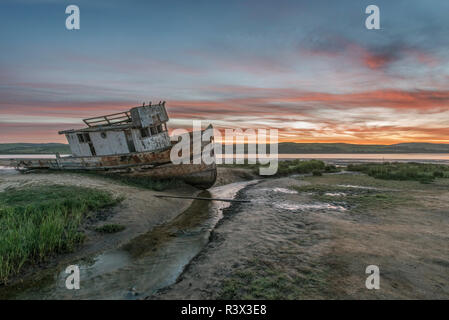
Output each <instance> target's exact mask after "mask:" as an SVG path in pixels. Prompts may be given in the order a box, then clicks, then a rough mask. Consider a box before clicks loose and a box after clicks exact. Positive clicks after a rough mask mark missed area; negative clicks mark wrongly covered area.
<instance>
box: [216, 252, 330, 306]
mask: <svg viewBox="0 0 449 320" xmlns="http://www.w3.org/2000/svg"><path fill="white" fill-rule="evenodd" d="M325 285H326V279H325V273H324V272H322V271H321V270H316V272H311V273H308V274H304V273H300V272H298V271H292V272H291V273H290V274H289V273H288V272H286V271H284V270H282V269H281V267H280V266H276V265H274V264H273V263H264V262H262V261H260V260H257V259H255V260H253V261H251V262H250V263H249V264H248V265H247V266H246V267H245V269H242V268H241V269H238V270H235V271H234V272H233V273H232V274H231V275H230V276H229V277H228V278H227V279H226V280H224V281H223V282H222V284H221V288H220V292H219V294H218V299H221V300H256V299H267V300H294V299H302V298H304V297H306V296H310V295H312V294H313V293H314V292H317V291H319V290H322V288H324V287H325Z"/></svg>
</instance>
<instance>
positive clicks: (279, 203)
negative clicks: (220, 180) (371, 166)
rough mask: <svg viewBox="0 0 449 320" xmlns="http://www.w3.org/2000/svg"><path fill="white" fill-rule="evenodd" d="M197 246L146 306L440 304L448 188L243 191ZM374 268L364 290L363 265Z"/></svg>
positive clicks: (309, 181)
mask: <svg viewBox="0 0 449 320" xmlns="http://www.w3.org/2000/svg"><path fill="white" fill-rule="evenodd" d="M237 198H242V199H250V200H251V201H252V202H251V203H236V204H232V205H231V206H230V207H229V208H227V209H224V218H223V219H222V220H221V221H220V222H219V224H218V225H217V227H216V228H215V230H214V231H213V233H212V235H211V239H210V240H211V241H210V242H209V244H208V245H207V246H206V248H205V249H204V250H203V251H202V252H201V253H200V254H199V255H198V256H197V257H196V258H194V259H193V260H192V261H191V263H190V264H189V266H188V267H187V268H186V269H185V271H184V273H183V274H182V275H181V276H180V277H179V279H178V282H177V283H175V284H174V285H172V286H170V287H168V288H166V289H164V290H162V291H160V292H159V293H158V294H156V295H153V296H151V297H149V298H150V299H447V298H449V277H448V276H449V247H448V245H447V244H448V243H449V235H448V233H447V230H448V225H449V204H448V202H447V199H448V198H449V181H448V180H447V179H437V180H436V181H434V182H433V183H431V184H422V183H419V182H415V181H389V180H379V179H374V178H371V177H368V176H366V175H363V174H346V173H343V174H328V175H323V176H317V177H313V176H310V177H303V176H296V177H288V178H277V179H267V180H262V181H261V182H259V183H257V184H255V185H249V186H247V187H246V188H245V189H242V190H241V191H240V192H239V193H238V196H237ZM369 265H376V266H378V267H379V270H380V289H379V290H375V289H373V290H368V289H367V288H366V286H365V281H366V279H367V277H368V276H369V274H366V273H365V271H366V267H367V266H369Z"/></svg>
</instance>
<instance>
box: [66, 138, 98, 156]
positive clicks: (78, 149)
mask: <svg viewBox="0 0 449 320" xmlns="http://www.w3.org/2000/svg"><path fill="white" fill-rule="evenodd" d="M66 137H67V141H68V142H69V145H70V150H71V151H72V155H74V156H75V157H81V156H91V155H92V153H91V152H90V148H89V144H88V143H86V142H84V143H80V142H79V140H78V136H77V135H76V133H69V134H66Z"/></svg>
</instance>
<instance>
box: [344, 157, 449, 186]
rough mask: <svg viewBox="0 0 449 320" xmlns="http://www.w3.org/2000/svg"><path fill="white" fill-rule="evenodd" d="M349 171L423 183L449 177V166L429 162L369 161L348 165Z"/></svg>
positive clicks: (375, 176) (379, 177) (386, 178)
mask: <svg viewBox="0 0 449 320" xmlns="http://www.w3.org/2000/svg"><path fill="white" fill-rule="evenodd" d="M348 170H349V171H358V172H363V173H366V174H367V175H369V176H371V177H374V178H376V179H384V180H413V181H419V182H421V183H431V182H433V181H434V180H435V179H436V178H449V166H447V165H442V164H428V163H415V162H408V163H399V162H391V163H390V162H387V163H382V164H378V163H367V164H351V165H348Z"/></svg>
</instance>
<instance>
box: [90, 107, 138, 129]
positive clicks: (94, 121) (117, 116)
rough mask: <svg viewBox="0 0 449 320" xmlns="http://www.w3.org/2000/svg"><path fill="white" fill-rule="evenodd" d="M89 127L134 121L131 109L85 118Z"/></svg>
mask: <svg viewBox="0 0 449 320" xmlns="http://www.w3.org/2000/svg"><path fill="white" fill-rule="evenodd" d="M83 121H84V123H85V124H86V125H87V126H88V127H98V126H110V125H117V124H122V123H129V122H132V119H131V113H130V112H129V111H125V112H119V113H113V114H108V115H105V116H100V117H94V118H87V119H83Z"/></svg>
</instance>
